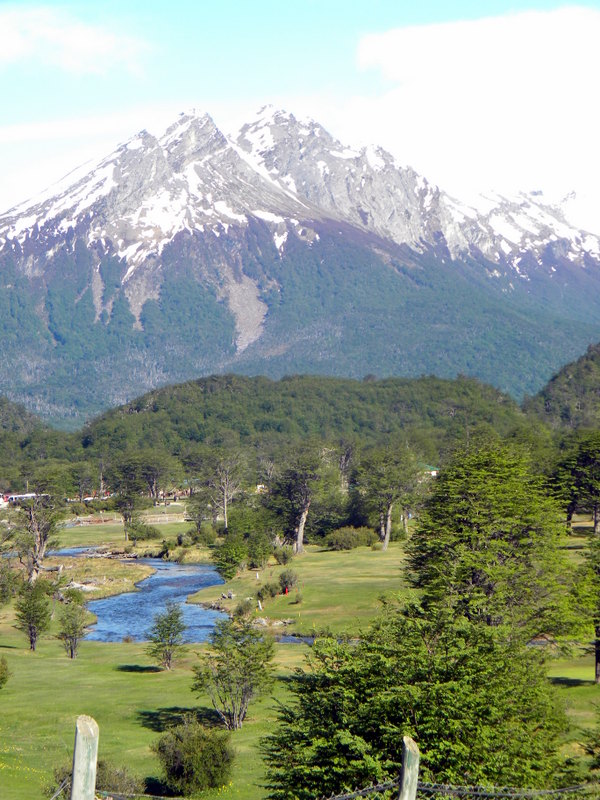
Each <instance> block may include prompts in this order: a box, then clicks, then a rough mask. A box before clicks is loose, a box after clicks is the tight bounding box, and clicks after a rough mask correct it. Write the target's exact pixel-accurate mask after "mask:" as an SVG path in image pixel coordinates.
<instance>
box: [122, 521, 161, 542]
mask: <svg viewBox="0 0 600 800" xmlns="http://www.w3.org/2000/svg"><path fill="white" fill-rule="evenodd" d="M127 535H128V536H129V538H130V539H132V540H133V541H134V542H145V541H147V540H148V539H160V537H161V536H162V533H161V532H160V531H159V530H158V528H155V527H154V525H146V523H145V522H142V521H141V520H139V519H134V520H132V521H131V522H129V523H127Z"/></svg>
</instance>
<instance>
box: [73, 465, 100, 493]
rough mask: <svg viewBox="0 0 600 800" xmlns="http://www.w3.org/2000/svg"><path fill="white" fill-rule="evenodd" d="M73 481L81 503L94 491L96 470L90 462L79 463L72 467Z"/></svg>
mask: <svg viewBox="0 0 600 800" xmlns="http://www.w3.org/2000/svg"><path fill="white" fill-rule="evenodd" d="M71 480H72V482H73V485H74V486H75V490H76V492H77V497H78V498H79V502H80V503H81V502H83V498H84V497H87V496H89V495H91V494H92V492H93V491H94V483H95V470H94V469H93V467H92V465H91V464H90V463H89V462H88V461H78V462H76V463H75V464H73V465H72V466H71Z"/></svg>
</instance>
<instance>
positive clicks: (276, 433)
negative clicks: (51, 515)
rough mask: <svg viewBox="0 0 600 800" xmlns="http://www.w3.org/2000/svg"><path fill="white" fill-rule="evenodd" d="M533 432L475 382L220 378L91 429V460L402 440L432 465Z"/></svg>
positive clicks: (167, 393)
mask: <svg viewBox="0 0 600 800" xmlns="http://www.w3.org/2000/svg"><path fill="white" fill-rule="evenodd" d="M521 425H523V426H524V425H525V417H524V416H523V414H522V412H521V411H520V409H519V407H518V406H517V404H516V403H515V402H514V401H513V400H512V399H511V398H510V397H509V396H508V395H505V394H503V393H502V392H500V391H498V390H497V389H494V388H492V387H491V386H487V385H485V384H482V383H480V382H479V381H477V380H475V379H472V378H464V377H461V378H457V379H456V380H442V379H440V378H434V377H427V378H418V379H413V380H411V379H404V378H388V379H385V380H375V379H373V380H371V379H368V378H367V379H365V380H363V381H356V380H349V379H339V378H322V377H311V376H293V377H286V378H282V379H281V380H279V381H273V380H269V379H268V378H264V377H259V378H245V377H241V376H237V375H225V376H213V377H210V378H202V379H200V380H198V381H191V382H189V383H184V384H181V385H179V386H170V387H167V388H165V389H158V390H156V391H153V392H150V393H148V394H146V395H143V396H142V397H140V398H138V399H137V400H136V401H134V402H133V403H130V404H128V405H126V406H122V407H120V408H117V409H114V410H112V411H109V412H107V413H106V414H104V415H102V416H101V417H99V418H98V419H96V420H94V421H93V422H92V423H90V425H88V426H87V427H86V428H85V429H84V431H83V436H82V443H83V446H84V449H85V451H86V452H90V453H94V452H102V451H103V450H104V449H105V448H109V449H112V450H114V451H119V450H123V449H126V448H129V447H148V446H154V447H159V448H161V449H164V450H167V451H169V452H171V453H172V454H174V455H177V454H182V453H183V452H184V451H185V450H186V449H188V448H190V447H193V446H194V445H196V444H202V443H203V444H207V445H215V446H236V447H239V446H242V447H250V448H252V449H256V448H261V447H264V448H269V447H281V446H284V445H286V444H288V443H292V442H294V441H299V440H303V439H307V438H310V437H318V438H320V439H322V440H324V441H335V440H340V439H349V440H352V441H356V442H357V443H362V444H373V443H375V442H378V443H385V442H386V440H388V439H390V438H392V439H393V438H397V437H398V436H402V437H403V439H404V440H405V441H407V442H409V443H410V444H411V445H412V446H413V447H414V448H415V449H416V450H418V451H420V452H421V453H422V454H423V457H426V458H427V459H429V460H432V461H437V460H438V459H439V458H440V457H442V456H443V455H444V453H445V452H446V451H447V450H448V449H449V448H452V447H453V445H455V444H456V443H458V442H460V443H462V442H464V441H465V440H466V437H468V436H470V435H472V434H473V433H475V432H476V431H478V430H479V431H480V430H482V429H485V430H494V431H497V432H498V433H500V434H501V435H505V434H507V433H508V432H509V431H510V430H512V429H515V428H518V427H519V426H521Z"/></svg>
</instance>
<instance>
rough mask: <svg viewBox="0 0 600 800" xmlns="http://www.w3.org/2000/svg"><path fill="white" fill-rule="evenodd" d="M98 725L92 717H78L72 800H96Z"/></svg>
mask: <svg viewBox="0 0 600 800" xmlns="http://www.w3.org/2000/svg"><path fill="white" fill-rule="evenodd" d="M98 735H99V732H98V724H97V723H96V720H94V719H92V718H91V717H87V716H85V715H82V716H80V717H77V724H76V725H75V749H74V750H73V777H72V780H71V800H94V795H95V794H96V791H95V790H96V759H97V758H98Z"/></svg>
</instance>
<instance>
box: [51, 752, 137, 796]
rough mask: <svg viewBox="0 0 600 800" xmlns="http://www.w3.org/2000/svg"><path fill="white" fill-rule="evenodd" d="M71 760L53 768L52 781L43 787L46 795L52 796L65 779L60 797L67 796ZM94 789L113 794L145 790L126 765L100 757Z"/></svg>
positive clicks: (69, 784)
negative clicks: (116, 763) (119, 764)
mask: <svg viewBox="0 0 600 800" xmlns="http://www.w3.org/2000/svg"><path fill="white" fill-rule="evenodd" d="M72 769H73V765H72V764H71V762H69V763H68V764H63V765H62V766H61V767H57V768H56V769H55V770H54V783H52V784H51V785H49V786H47V787H46V789H45V792H46V794H47V795H48V797H54V795H55V793H56V792H57V791H58V789H59V787H60V786H61V785H62V784H63V781H65V780H66V781H67V783H66V785H65V787H64V789H63V792H62V793H61V797H67V796H68V793H69V789H70V787H71V774H72ZM96 789H97V790H98V791H100V792H114V793H115V794H133V795H135V794H143V793H144V792H145V790H146V787H145V783H144V781H143V780H141V779H140V778H137V777H136V776H134V775H131V773H130V772H129V771H128V770H127V768H126V767H117V766H115V765H114V764H111V763H110V762H109V761H104V759H100V760H99V761H98V764H97V766H96Z"/></svg>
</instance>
